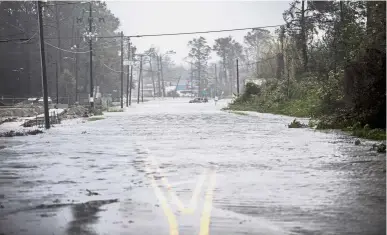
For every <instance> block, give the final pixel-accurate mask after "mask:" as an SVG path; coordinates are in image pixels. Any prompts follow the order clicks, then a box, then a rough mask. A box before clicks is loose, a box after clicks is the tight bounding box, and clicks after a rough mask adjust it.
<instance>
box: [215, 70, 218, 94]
mask: <svg viewBox="0 0 387 235" xmlns="http://www.w3.org/2000/svg"><path fill="white" fill-rule="evenodd" d="M217 91H218V73H217V71H216V64H215V96H217Z"/></svg>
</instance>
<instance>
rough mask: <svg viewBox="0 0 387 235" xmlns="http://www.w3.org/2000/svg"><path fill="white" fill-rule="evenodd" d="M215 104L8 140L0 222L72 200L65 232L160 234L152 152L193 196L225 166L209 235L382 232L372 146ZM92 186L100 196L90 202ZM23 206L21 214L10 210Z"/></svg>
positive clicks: (163, 224)
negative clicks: (201, 181) (207, 175)
mask: <svg viewBox="0 0 387 235" xmlns="http://www.w3.org/2000/svg"><path fill="white" fill-rule="evenodd" d="M218 109H219V106H217V108H215V107H214V106H213V104H212V103H208V104H187V103H186V102H185V101H184V100H183V101H181V100H174V101H153V102H149V103H144V104H141V105H139V106H134V107H132V108H130V109H129V111H127V112H125V113H114V114H107V115H108V116H109V117H108V118H106V119H104V120H99V121H96V122H86V123H76V125H75V124H74V123H71V122H70V123H68V124H67V125H66V122H65V123H64V125H62V126H56V127H55V128H53V129H51V130H49V131H48V132H47V133H45V134H43V135H42V136H40V137H37V136H27V137H20V139H16V138H14V139H15V140H7V141H8V142H7V145H8V146H10V147H9V148H6V149H2V150H0V158H1V159H0V162H1V164H0V187H1V189H2V190H1V192H2V195H3V197H2V198H0V202H1V203H2V205H4V207H5V208H3V209H0V215H1V216H3V217H4V218H5V219H4V220H3V221H8V222H9V221H10V220H15V221H23V219H20V218H24V217H23V216H22V215H20V213H21V214H23V213H25V214H27V212H23V211H25V210H26V209H27V208H29V209H30V208H34V207H35V206H36V205H41V204H42V205H51V204H55V203H53V202H54V201H55V200H58V201H60V202H65V204H66V203H68V204H69V205H70V204H71V205H74V206H72V207H71V210H70V211H67V212H66V210H64V212H63V211H62V212H61V213H59V212H55V211H54V212H55V213H57V214H56V217H58V216H59V215H63V216H64V217H66V220H64V222H63V221H62V225H61V226H62V227H63V229H62V230H60V229H59V228H57V231H62V232H63V234H66V233H67V234H74V233H82V234H103V233H102V232H101V231H106V232H107V233H108V232H112V231H115V232H116V233H119V232H120V231H121V232H122V231H125V232H127V233H128V234H135V233H134V232H130V231H128V229H129V228H130V226H132V227H135V228H136V229H135V231H136V232H137V233H139V232H140V234H152V228H151V226H150V225H149V224H147V223H146V221H147V220H152V221H154V222H152V223H153V226H154V228H158V229H159V231H160V233H161V231H165V232H163V233H162V234H168V231H167V227H168V226H167V225H168V223H167V221H166V219H165V216H164V215H163V212H162V210H161V209H160V207H159V206H158V202H157V200H156V198H155V196H154V193H153V190H152V189H151V186H150V183H149V179H148V178H149V174H148V173H147V172H146V170H145V167H146V166H149V156H152V157H154V158H155V159H157V161H158V163H159V165H160V169H161V170H162V172H161V173H160V172H159V173H156V172H154V174H153V175H155V179H156V180H157V181H159V180H160V179H162V177H168V180H169V181H170V182H171V185H173V187H174V190H176V192H177V193H178V194H179V195H180V196H181V197H182V198H185V199H186V200H187V199H188V198H190V196H191V194H192V190H193V188H194V187H195V182H196V180H197V178H198V176H199V175H200V174H201V173H202V172H203V170H205V169H207V168H209V167H211V168H214V169H216V172H217V176H216V177H217V184H216V186H215V195H214V201H213V210H212V220H211V231H212V234H348V235H349V234H359V235H360V234H367V235H372V234H375V235H376V234H384V233H385V230H386V226H385V188H386V187H385V186H386V185H385V158H384V156H383V155H381V154H377V153H375V152H372V151H369V148H370V146H371V142H367V141H365V142H363V145H362V146H355V145H354V144H353V141H354V140H353V138H351V137H348V136H345V135H343V134H341V133H338V132H334V131H332V132H326V133H324V132H318V131H313V130H310V129H288V128H287V126H286V124H288V123H289V122H291V121H292V118H290V117H284V116H275V115H270V114H256V115H250V116H242V115H236V114H231V113H226V112H222V111H219V110H218ZM85 131H86V134H81V133H82V132H85ZM13 141H15V142H13ZM16 141H17V142H16ZM86 189H89V190H92V191H96V192H98V193H99V194H100V195H99V196H95V197H89V196H87V193H86ZM115 198H117V199H119V200H120V202H116V203H113V204H110V203H106V205H105V204H103V203H102V204H101V205H99V204H98V205H97V206H94V207H92V208H91V209H90V210H86V209H85V205H84V204H82V203H83V202H87V201H90V200H97V199H98V200H102V201H103V200H110V199H115ZM129 199H130V201H129V202H125V201H127V200H129ZM104 202H106V201H104ZM108 205H109V207H106V206H108ZM114 205H115V206H114ZM156 205H157V206H156ZM104 208H110V209H109V210H108V211H105V210H106V209H104ZM15 211H21V212H19V214H18V217H12V216H11V215H10V213H11V212H15ZM85 211H86V212H85ZM109 211H113V212H109ZM114 211H120V213H118V214H117V213H115V212H114ZM55 213H54V214H55ZM26 217H28V216H26ZM52 217H55V216H48V217H43V218H42V217H40V218H39V220H37V221H38V222H36V223H37V224H39V223H40V222H41V221H40V220H44V221H46V220H47V221H51V220H50V219H51V218H52ZM16 218H19V219H18V220H16ZM179 218H181V219H183V217H179ZM39 221H40V222H39ZM103 221H105V222H103ZM106 221H110V222H111V223H114V224H115V225H114V226H112V225H109V224H107V223H108V222H106ZM123 221H124V222H123ZM128 221H132V223H129V222H128ZM110 222H109V223H110ZM2 223H3V225H4V222H2ZM45 223H50V224H51V227H52V226H53V225H55V224H57V223H59V222H52V221H51V222H45ZM59 224H60V223H59ZM59 224H58V226H59ZM198 224H199V222H198V220H195V221H188V222H185V223H183V224H182V227H181V229H182V231H185V232H186V233H187V234H188V233H192V231H194V230H195V228H196V227H197V226H198ZM0 225H1V224H0ZM102 225H103V226H102ZM29 226H33V225H29ZM104 226H105V227H104ZM48 227H50V226H48ZM59 227H60V226H59ZM91 228H92V229H91ZM34 231H35V230H34ZM36 231H38V230H36ZM182 231H181V232H182ZM195 231H196V230H195ZM30 233H31V231H30ZM113 233H114V232H113ZM137 233H136V234H137ZM26 234H28V232H26ZM153 234H154V233H153Z"/></svg>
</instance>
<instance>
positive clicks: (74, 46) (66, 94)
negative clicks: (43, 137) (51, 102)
mask: <svg viewBox="0 0 387 235" xmlns="http://www.w3.org/2000/svg"><path fill="white" fill-rule="evenodd" d="M89 7H90V5H89V2H68V1H63V2H62V1H51V2H47V3H45V4H44V9H43V14H44V19H43V21H44V35H45V48H46V55H47V56H46V58H47V61H46V66H47V76H48V83H49V95H50V97H51V98H55V97H56V81H57V77H58V88H59V97H62V98H60V99H61V100H60V101H61V102H66V103H67V102H68V101H69V102H70V103H73V102H74V101H75V97H76V93H79V94H78V100H79V99H81V98H87V97H88V93H89V82H90V79H89V51H90V50H89V46H88V38H87V37H86V36H87V35H88V31H89V21H88V17H89ZM92 12H93V23H92V31H93V34H94V35H96V36H99V37H105V36H108V37H109V36H117V35H118V34H117V33H116V32H115V31H116V30H117V29H118V27H119V24H120V22H119V19H118V18H116V17H115V16H114V15H113V14H112V13H111V12H110V11H109V9H107V6H106V3H103V2H99V1H94V2H92ZM39 45H40V44H39V31H38V19H37V4H36V2H34V1H5V2H0V58H1V62H0V94H1V96H4V97H20V98H23V97H24V98H26V97H36V96H41V95H42V83H41V65H40V46H39ZM119 50H120V38H99V39H98V40H97V39H95V38H94V39H93V72H94V86H100V89H101V91H102V92H112V91H113V90H119V86H120V74H119V73H117V72H114V71H113V70H119V68H120V57H119V56H118V51H119ZM109 68H113V70H112V69H109ZM76 86H77V87H78V89H77V92H76V89H75V87H76Z"/></svg>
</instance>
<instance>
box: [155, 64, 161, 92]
mask: <svg viewBox="0 0 387 235" xmlns="http://www.w3.org/2000/svg"><path fill="white" fill-rule="evenodd" d="M156 61H157V83H158V92H159V97H161V78H160V60H159V58H158V56H156Z"/></svg>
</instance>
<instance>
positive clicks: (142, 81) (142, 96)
mask: <svg viewBox="0 0 387 235" xmlns="http://www.w3.org/2000/svg"><path fill="white" fill-rule="evenodd" d="M141 102H142V103H144V77H143V76H142V74H141Z"/></svg>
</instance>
